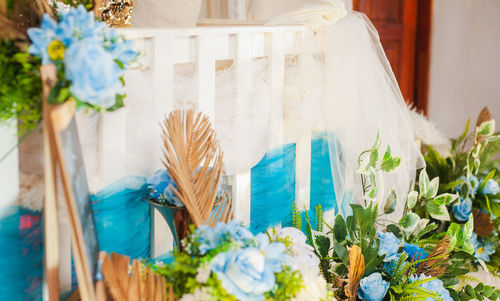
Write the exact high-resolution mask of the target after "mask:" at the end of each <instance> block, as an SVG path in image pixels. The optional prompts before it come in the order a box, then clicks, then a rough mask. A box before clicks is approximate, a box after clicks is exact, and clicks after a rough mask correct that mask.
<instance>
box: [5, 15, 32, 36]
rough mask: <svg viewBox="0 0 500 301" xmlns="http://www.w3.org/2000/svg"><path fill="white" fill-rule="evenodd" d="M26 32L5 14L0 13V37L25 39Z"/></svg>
mask: <svg viewBox="0 0 500 301" xmlns="http://www.w3.org/2000/svg"><path fill="white" fill-rule="evenodd" d="M26 38H27V37H26V34H25V33H24V32H23V31H22V30H21V29H20V28H19V27H18V26H16V24H15V23H14V21H12V20H9V19H8V18H7V17H6V16H4V15H0V39H1V40H4V39H5V40H10V39H26Z"/></svg>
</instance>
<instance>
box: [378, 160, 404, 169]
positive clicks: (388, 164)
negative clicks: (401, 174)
mask: <svg viewBox="0 0 500 301" xmlns="http://www.w3.org/2000/svg"><path fill="white" fill-rule="evenodd" d="M400 164H401V158H400V157H392V158H390V159H389V160H385V161H383V162H382V164H381V165H380V169H382V170H383V171H384V172H391V171H394V170H396V169H397V168H398V167H399V165H400Z"/></svg>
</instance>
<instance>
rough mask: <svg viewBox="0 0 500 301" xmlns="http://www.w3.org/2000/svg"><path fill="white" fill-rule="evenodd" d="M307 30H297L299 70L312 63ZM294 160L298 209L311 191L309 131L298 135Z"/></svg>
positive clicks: (307, 201)
mask: <svg viewBox="0 0 500 301" xmlns="http://www.w3.org/2000/svg"><path fill="white" fill-rule="evenodd" d="M308 34H309V33H308V32H298V33H296V35H297V36H298V40H299V42H300V45H299V49H300V54H299V72H301V71H300V69H303V68H310V66H311V64H312V59H313V58H312V54H313V49H312V45H311V40H309V39H308V36H307V35H308ZM296 143H297V144H296V154H295V155H296V157H295V158H296V159H295V160H296V161H295V164H296V165H295V168H296V169H295V175H296V179H295V200H296V203H297V206H298V208H299V209H301V210H302V209H303V208H306V209H309V203H310V191H311V187H310V186H311V133H310V132H309V133H306V134H304V135H303V136H302V137H299V138H298V139H297V142H296Z"/></svg>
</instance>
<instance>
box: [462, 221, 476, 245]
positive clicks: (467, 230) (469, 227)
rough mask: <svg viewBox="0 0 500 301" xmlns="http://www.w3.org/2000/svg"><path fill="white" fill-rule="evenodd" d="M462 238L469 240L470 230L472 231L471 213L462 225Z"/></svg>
mask: <svg viewBox="0 0 500 301" xmlns="http://www.w3.org/2000/svg"><path fill="white" fill-rule="evenodd" d="M463 231H464V239H465V240H469V239H470V238H471V237H472V232H474V215H471V216H470V218H469V220H468V221H467V222H466V223H465V226H464V230H463Z"/></svg>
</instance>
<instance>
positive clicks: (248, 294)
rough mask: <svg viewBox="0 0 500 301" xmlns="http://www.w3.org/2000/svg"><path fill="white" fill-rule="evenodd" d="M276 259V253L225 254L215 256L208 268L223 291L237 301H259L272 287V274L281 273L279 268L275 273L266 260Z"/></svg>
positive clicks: (242, 252)
mask: <svg viewBox="0 0 500 301" xmlns="http://www.w3.org/2000/svg"><path fill="white" fill-rule="evenodd" d="M284 248H285V246H284V245H283V250H284ZM269 251H272V250H269ZM270 255H273V256H272V257H269V256H270ZM278 255H280V256H282V257H283V258H285V256H286V255H285V254H284V253H280V254H278ZM276 256H277V254H276V253H275V254H271V253H267V252H265V250H260V249H258V248H245V249H241V250H239V251H228V252H223V253H219V254H217V255H216V256H215V257H214V258H213V259H212V261H211V262H210V268H211V269H212V272H214V273H216V275H217V278H218V279H219V280H220V282H221V285H222V287H223V288H224V289H225V290H226V291H227V292H228V293H229V294H231V295H233V296H235V297H236V298H237V299H238V300H242V301H262V300H264V294H265V293H266V292H268V291H270V290H271V289H272V288H273V287H274V285H275V282H276V279H275V276H274V273H276V272H279V271H280V270H281V266H280V269H276V266H275V265H274V263H273V262H270V260H269V259H273V258H274V257H276Z"/></svg>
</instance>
